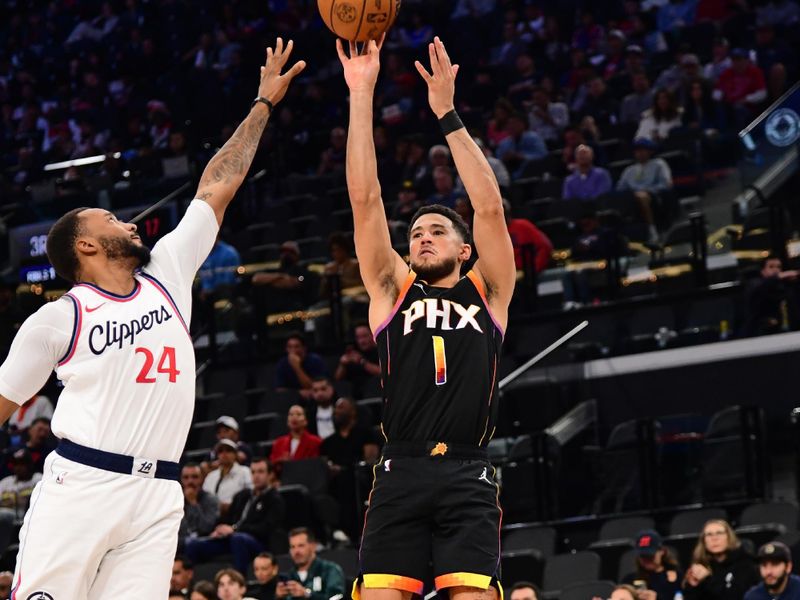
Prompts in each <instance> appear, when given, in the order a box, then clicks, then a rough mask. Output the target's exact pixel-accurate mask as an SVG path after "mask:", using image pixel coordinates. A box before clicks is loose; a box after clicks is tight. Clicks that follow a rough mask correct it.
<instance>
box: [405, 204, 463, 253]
mask: <svg viewBox="0 0 800 600" xmlns="http://www.w3.org/2000/svg"><path fill="white" fill-rule="evenodd" d="M431 214H434V215H442V216H443V217H447V218H448V219H450V221H451V222H452V223H453V229H455V230H456V232H458V235H460V236H461V239H462V240H464V243H465V244H469V243H470V242H471V241H472V236H471V235H470V232H469V225H467V222H466V221H465V220H464V219H463V218H462V217H461V215H460V214H458V213H457V212H456V211H454V210H453V209H452V208H448V207H446V206H443V205H441V204H431V205H430V206H423V207H422V208H420V209H419V210H418V211H417V212H415V213H414V216H413V217H411V224H410V225H409V226H408V239H409V240H410V239H411V230H412V229H414V223H416V222H417V219H419V218H420V217H421V216H423V215H431Z"/></svg>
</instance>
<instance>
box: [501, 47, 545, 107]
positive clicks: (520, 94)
mask: <svg viewBox="0 0 800 600" xmlns="http://www.w3.org/2000/svg"><path fill="white" fill-rule="evenodd" d="M538 80H539V76H538V74H537V73H536V62H535V61H534V60H533V57H532V56H531V55H530V54H528V53H527V52H523V53H522V54H520V55H519V56H517V58H516V60H515V61H514V75H513V76H512V78H511V84H510V85H509V86H508V91H507V93H506V95H507V96H508V99H509V100H511V102H512V103H514V104H521V103H522V101H523V100H524V99H527V98H529V97H530V95H531V91H532V90H533V88H534V87H535V86H536V84H537V83H538Z"/></svg>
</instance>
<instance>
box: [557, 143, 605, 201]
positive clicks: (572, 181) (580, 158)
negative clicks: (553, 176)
mask: <svg viewBox="0 0 800 600" xmlns="http://www.w3.org/2000/svg"><path fill="white" fill-rule="evenodd" d="M611 186H612V184H611V175H609V173H608V171H607V170H606V169H603V168H602V167H595V166H594V150H592V148H591V147H590V146H587V145H586V144H581V145H580V146H578V147H577V148H576V149H575V170H574V171H573V173H572V175H570V176H569V177H567V178H566V179H565V180H564V186H563V189H562V191H561V197H562V198H563V199H564V200H594V199H595V198H597V197H599V196H602V195H604V194H607V193H608V192H610V191H611Z"/></svg>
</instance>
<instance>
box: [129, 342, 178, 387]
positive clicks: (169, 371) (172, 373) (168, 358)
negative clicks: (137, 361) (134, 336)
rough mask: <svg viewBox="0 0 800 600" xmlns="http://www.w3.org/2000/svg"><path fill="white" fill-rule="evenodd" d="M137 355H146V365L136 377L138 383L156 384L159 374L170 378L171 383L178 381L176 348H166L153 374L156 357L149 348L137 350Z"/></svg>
mask: <svg viewBox="0 0 800 600" xmlns="http://www.w3.org/2000/svg"><path fill="white" fill-rule="evenodd" d="M136 354H137V355H138V354H142V355H144V364H143V365H142V368H141V370H140V371H139V375H138V376H137V377H136V383H155V382H156V380H157V378H158V375H159V373H161V374H164V375H167V376H169V382H170V383H175V382H176V381H177V380H178V375H180V374H181V372H180V371H178V368H177V366H176V361H175V348H172V347H170V346H165V347H164V349H163V350H162V352H161V356H160V357H159V359H158V366H157V367H156V372H155V373H153V372H152V370H153V364H154V363H155V356H154V355H153V353H152V352H151V351H150V350H149V349H148V348H136Z"/></svg>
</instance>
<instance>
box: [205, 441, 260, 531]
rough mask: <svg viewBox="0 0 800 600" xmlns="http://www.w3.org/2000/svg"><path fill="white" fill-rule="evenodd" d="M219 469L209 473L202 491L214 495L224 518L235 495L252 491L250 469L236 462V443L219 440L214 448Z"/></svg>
mask: <svg viewBox="0 0 800 600" xmlns="http://www.w3.org/2000/svg"><path fill="white" fill-rule="evenodd" d="M215 450H216V451H217V458H218V460H219V467H217V468H216V469H214V470H213V471H211V472H210V473H209V474H208V475H207V476H206V479H205V481H204V482H203V490H205V491H206V492H208V493H209V494H214V495H215V496H216V497H217V498H218V499H219V503H220V513H221V514H222V515H223V516H224V515H225V514H226V513H227V512H228V508H229V507H230V505H231V502H232V501H233V498H234V496H235V495H236V494H238V493H239V492H240V491H242V490H244V489H252V487H253V481H252V478H251V476H250V469H248V468H247V467H245V466H243V465H240V464H239V463H238V462H236V453H237V452H238V447H237V445H236V442H234V441H233V440H228V439H221V440H219V441H218V442H217V445H216V447H215Z"/></svg>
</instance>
